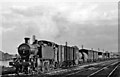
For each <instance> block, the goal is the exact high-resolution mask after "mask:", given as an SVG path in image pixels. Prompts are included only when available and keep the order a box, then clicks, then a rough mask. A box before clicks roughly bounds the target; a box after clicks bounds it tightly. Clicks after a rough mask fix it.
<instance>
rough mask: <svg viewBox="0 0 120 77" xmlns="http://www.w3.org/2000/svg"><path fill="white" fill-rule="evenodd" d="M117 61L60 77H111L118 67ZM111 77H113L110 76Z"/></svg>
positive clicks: (92, 66) (85, 68) (88, 67)
mask: <svg viewBox="0 0 120 77" xmlns="http://www.w3.org/2000/svg"><path fill="white" fill-rule="evenodd" d="M119 63H120V62H118V61H114V62H113V61H111V62H105V63H100V64H97V65H91V66H87V67H84V68H83V69H81V70H76V71H72V72H69V73H65V74H63V75H64V76H62V77H101V76H102V77H111V75H112V74H113V73H114V71H115V70H116V69H117V67H118V66H119ZM112 77H113V76H112Z"/></svg>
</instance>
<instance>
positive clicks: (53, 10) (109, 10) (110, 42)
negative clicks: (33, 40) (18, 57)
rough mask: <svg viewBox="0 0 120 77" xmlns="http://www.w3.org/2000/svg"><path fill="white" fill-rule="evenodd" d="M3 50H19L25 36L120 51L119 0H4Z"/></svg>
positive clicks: (1, 28)
mask: <svg viewBox="0 0 120 77" xmlns="http://www.w3.org/2000/svg"><path fill="white" fill-rule="evenodd" d="M0 5H1V8H0V9H1V13H0V18H1V19H0V23H1V24H0V31H1V32H0V37H1V38H2V39H1V40H0V50H2V51H4V52H8V53H12V54H13V53H17V47H18V45H19V44H20V43H22V42H24V39H23V38H24V37H26V36H29V37H32V35H36V37H37V38H38V39H39V40H40V39H45V40H51V41H53V42H55V43H58V44H64V43H65V42H66V41H67V42H68V44H69V45H77V46H78V47H80V48H81V45H84V47H85V48H94V49H95V50H97V49H98V48H100V49H101V50H103V49H104V50H108V51H114V52H117V51H118V2H117V0H116V1H115V0H106V1H105V0H101V1H99V2H98V1H96V0H89V1H85V0H3V1H2V3H1V4H0Z"/></svg>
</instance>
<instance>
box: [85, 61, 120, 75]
mask: <svg viewBox="0 0 120 77" xmlns="http://www.w3.org/2000/svg"><path fill="white" fill-rule="evenodd" d="M119 65H120V63H119V62H116V63H113V64H111V65H108V66H105V67H103V68H101V69H100V70H97V71H95V72H93V73H91V74H90V75H89V76H87V77H101V76H102V77H111V76H112V74H113V73H114V71H115V70H116V69H117V68H118V66H119Z"/></svg>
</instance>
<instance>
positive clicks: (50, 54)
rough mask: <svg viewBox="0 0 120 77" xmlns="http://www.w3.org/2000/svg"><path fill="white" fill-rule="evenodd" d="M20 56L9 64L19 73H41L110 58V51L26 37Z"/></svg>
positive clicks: (20, 48)
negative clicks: (105, 51) (99, 50)
mask: <svg viewBox="0 0 120 77" xmlns="http://www.w3.org/2000/svg"><path fill="white" fill-rule="evenodd" d="M18 54H19V56H20V57H19V58H14V60H13V62H10V63H9V64H10V65H11V66H13V67H15V68H16V72H17V73H26V74H28V73H33V72H36V73H41V72H48V71H50V70H52V69H56V68H63V67H70V66H74V65H79V64H80V63H82V62H93V61H97V60H103V59H109V58H113V57H110V53H108V52H107V53H102V52H98V51H94V50H87V49H80V50H79V48H78V47H77V46H71V47H70V46H68V45H67V42H66V45H58V44H56V43H53V42H50V41H46V40H39V41H38V40H36V38H35V36H33V43H32V44H30V38H25V43H22V44H20V45H19V47H18Z"/></svg>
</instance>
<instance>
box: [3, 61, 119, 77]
mask: <svg viewBox="0 0 120 77" xmlns="http://www.w3.org/2000/svg"><path fill="white" fill-rule="evenodd" d="M118 66H119V63H118V61H117V60H111V61H105V62H100V63H92V64H88V65H82V66H78V67H76V68H73V69H68V70H66V69H65V70H64V71H63V72H57V73H51V74H44V75H41V74H40V75H34V77H58V76H59V77H99V76H100V75H104V72H105V71H106V72H107V73H106V76H105V75H104V77H114V76H112V75H113V73H114V72H115V71H116V69H117V67H118ZM109 69H110V70H109ZM107 70H109V72H108V71H107ZM59 71H60V70H59ZM101 71H102V72H101ZM103 71H104V72H103ZM100 72H101V73H100ZM107 75H109V76H107ZM2 77H18V76H16V75H7V76H2ZM19 77H33V75H20V76H19ZM100 77H101V76H100ZM102 77H103V76H102Z"/></svg>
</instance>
